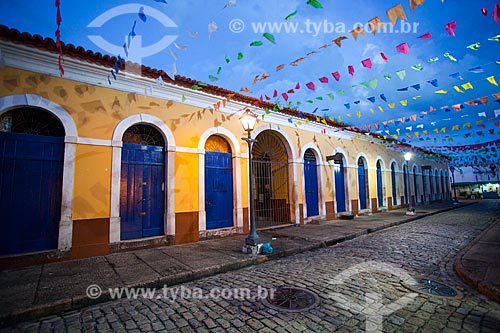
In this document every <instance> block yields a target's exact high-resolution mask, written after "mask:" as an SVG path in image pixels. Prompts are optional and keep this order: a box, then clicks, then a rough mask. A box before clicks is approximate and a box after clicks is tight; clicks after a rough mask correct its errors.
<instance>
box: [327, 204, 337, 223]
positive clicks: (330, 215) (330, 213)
mask: <svg viewBox="0 0 500 333" xmlns="http://www.w3.org/2000/svg"><path fill="white" fill-rule="evenodd" d="M325 207H326V220H327V221H330V220H335V202H333V201H326V202H325Z"/></svg>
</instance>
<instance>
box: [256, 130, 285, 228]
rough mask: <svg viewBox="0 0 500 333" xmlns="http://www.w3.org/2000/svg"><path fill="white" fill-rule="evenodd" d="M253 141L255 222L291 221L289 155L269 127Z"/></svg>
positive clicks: (265, 224)
mask: <svg viewBox="0 0 500 333" xmlns="http://www.w3.org/2000/svg"><path fill="white" fill-rule="evenodd" d="M256 140H257V142H256V143H255V144H254V145H253V148H252V155H253V163H252V168H253V170H252V171H253V175H254V179H253V181H254V198H255V199H254V200H255V223H256V226H257V228H266V227H272V226H276V225H282V224H288V223H290V198H289V186H288V156H287V152H286V149H285V146H284V145H283V143H282V141H281V139H280V138H279V137H278V136H277V135H275V134H274V133H273V132H272V131H264V132H262V133H260V134H259V135H258V136H257V138H256Z"/></svg>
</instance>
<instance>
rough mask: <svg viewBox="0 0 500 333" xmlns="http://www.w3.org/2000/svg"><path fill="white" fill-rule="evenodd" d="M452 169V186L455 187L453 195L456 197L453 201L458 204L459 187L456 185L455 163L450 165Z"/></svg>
mask: <svg viewBox="0 0 500 333" xmlns="http://www.w3.org/2000/svg"><path fill="white" fill-rule="evenodd" d="M450 171H451V182H452V185H451V186H452V187H453V196H454V197H455V199H453V203H454V204H457V203H458V200H457V188H456V187H455V167H454V166H453V165H450Z"/></svg>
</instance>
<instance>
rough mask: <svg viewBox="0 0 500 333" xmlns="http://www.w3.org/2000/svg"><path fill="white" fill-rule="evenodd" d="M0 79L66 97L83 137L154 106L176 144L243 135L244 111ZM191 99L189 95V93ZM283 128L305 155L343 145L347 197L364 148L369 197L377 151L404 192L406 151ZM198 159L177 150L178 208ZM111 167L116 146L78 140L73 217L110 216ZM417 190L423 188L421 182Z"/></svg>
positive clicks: (9, 72)
mask: <svg viewBox="0 0 500 333" xmlns="http://www.w3.org/2000/svg"><path fill="white" fill-rule="evenodd" d="M0 83H1V84H2V89H1V90H0V96H6V95H14V94H24V93H30V94H37V95H40V96H42V97H44V98H46V99H48V100H51V101H53V102H54V103H56V104H58V105H60V106H61V107H62V108H64V109H65V110H67V111H68V113H69V114H70V115H71V117H72V118H73V120H74V122H75V124H76V127H77V131H78V135H79V136H80V137H84V138H92V139H101V140H111V139H112V135H113V131H114V129H115V127H116V125H117V124H118V123H119V122H120V121H121V120H122V119H124V118H126V117H128V116H131V115H135V114H140V113H145V114H151V115H153V116H156V117H158V118H160V119H161V120H163V121H164V122H165V124H166V125H167V127H168V128H169V129H170V130H171V132H172V133H173V136H174V139H175V142H176V145H177V146H180V147H185V148H195V149H196V148H198V146H199V139H200V136H201V135H202V134H203V132H205V131H206V130H207V129H209V128H211V127H214V126H222V127H224V128H226V129H227V130H229V131H230V132H232V133H233V134H234V136H235V137H236V138H237V139H238V140H240V138H241V137H242V136H243V130H242V128H241V124H240V122H239V119H238V115H229V114H224V113H221V112H216V111H214V110H210V109H208V108H200V107H193V106H189V105H186V104H181V103H177V102H174V101H167V100H160V99H156V98H152V97H149V96H142V95H137V94H132V93H126V92H121V91H117V90H114V89H113V86H109V87H100V86H91V85H87V84H82V83H79V82H75V81H70V80H67V79H64V78H59V77H50V76H47V75H42V74H36V73H31V72H27V71H23V70H19V69H13V68H8V67H4V68H1V69H0ZM186 103H189V100H187V101H186ZM207 107H208V105H207ZM265 120H266V119H265V117H264V120H262V119H259V121H258V123H257V127H259V126H261V125H267V124H268V123H266V121H265ZM281 130H282V131H284V132H285V133H286V134H287V136H288V137H289V139H290V144H291V145H292V147H293V148H294V150H295V152H296V158H301V157H302V156H303V152H302V148H303V147H304V146H305V145H306V144H308V143H313V144H315V145H317V147H318V148H319V150H320V152H321V159H322V160H323V161H325V158H326V156H327V155H330V154H332V153H333V151H334V150H335V149H336V148H337V147H339V148H342V149H343V150H344V152H345V153H346V157H347V164H348V165H352V166H353V168H349V167H348V168H347V171H348V172H347V174H348V178H347V179H346V182H348V183H349V194H348V198H349V200H352V199H357V198H358V184H357V183H358V180H357V168H356V157H357V155H358V153H360V152H363V153H364V154H365V155H366V157H367V159H368V167H369V169H370V170H369V172H368V178H369V188H370V192H369V193H370V197H371V198H373V197H376V173H375V170H371V169H374V168H375V163H376V157H377V156H378V155H380V156H382V157H383V160H384V167H385V168H386V169H390V161H391V158H395V159H396V160H397V161H398V171H399V172H398V173H397V185H398V194H399V196H400V195H403V180H402V176H401V170H402V163H403V157H402V153H398V152H393V151H390V150H387V149H386V147H385V146H384V145H377V144H372V143H370V142H369V141H366V140H358V139H354V140H341V139H338V138H335V137H328V136H324V135H320V134H317V133H311V132H306V131H304V130H302V129H301V128H300V127H299V128H289V127H281ZM286 144H288V143H286ZM169 145H170V143H169ZM240 148H241V152H242V153H245V152H246V151H247V146H246V144H245V143H244V142H243V141H241V142H240ZM198 162H199V155H198V154H196V153H186V152H176V153H175V212H192V211H198V209H199V202H198V186H199V185H198V175H199V172H202V170H198V165H199V164H198ZM414 162H416V163H417V165H418V166H419V170H421V165H422V164H427V165H432V166H433V169H434V166H439V167H440V168H445V167H446V166H445V165H438V164H437V163H434V162H429V161H426V160H422V159H419V158H414ZM240 163H241V180H239V181H240V182H241V186H242V187H241V188H242V203H243V207H246V206H248V196H247V193H248V178H247V175H248V168H247V163H248V162H247V160H246V159H242V160H241V161H240ZM346 167H347V166H346ZM110 170H111V147H101V146H86V145H78V147H77V158H76V165H75V188H74V197H75V202H74V206H73V214H74V219H87V218H98V217H99V218H100V217H109V195H110V175H111V171H110ZM321 172H322V173H323V180H324V188H323V189H322V191H323V197H324V200H325V201H333V200H334V198H335V194H334V193H333V190H334V186H333V182H334V181H333V167H332V166H324V167H323V168H322V169H321ZM297 173H298V174H297V177H296V178H297V181H298V184H297V187H296V188H297V189H298V193H297V197H298V202H299V203H303V202H304V201H305V198H304V195H303V193H302V192H303V189H302V178H303V168H302V165H301V164H298V165H297ZM390 181H391V177H390V171H389V172H388V174H387V175H385V177H384V187H385V188H386V191H385V195H386V196H390V195H391V192H392V191H391V183H390ZM419 181H420V182H421V180H419ZM419 193H422V190H421V189H420V190H419ZM398 199H399V198H398Z"/></svg>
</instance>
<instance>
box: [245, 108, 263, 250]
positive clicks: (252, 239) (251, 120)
mask: <svg viewBox="0 0 500 333" xmlns="http://www.w3.org/2000/svg"><path fill="white" fill-rule="evenodd" d="M240 122H241V125H242V126H243V129H244V130H245V131H246V132H247V135H248V136H247V137H246V138H241V140H244V141H246V142H247V143H248V182H249V186H248V187H249V191H250V198H249V200H250V203H249V209H250V233H249V234H248V236H247V238H245V244H246V245H248V246H256V245H258V244H260V243H262V241H261V240H260V237H259V235H257V230H256V227H255V211H254V210H255V207H254V205H255V203H254V192H253V171H252V147H253V144H254V143H255V142H257V140H255V139H252V137H251V135H250V133H251V132H252V131H253V129H254V127H255V123H256V122H257V116H256V115H255V113H253V112H252V111H250V110H246V111H245V112H244V113H243V114H242V115H241V117H240Z"/></svg>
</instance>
